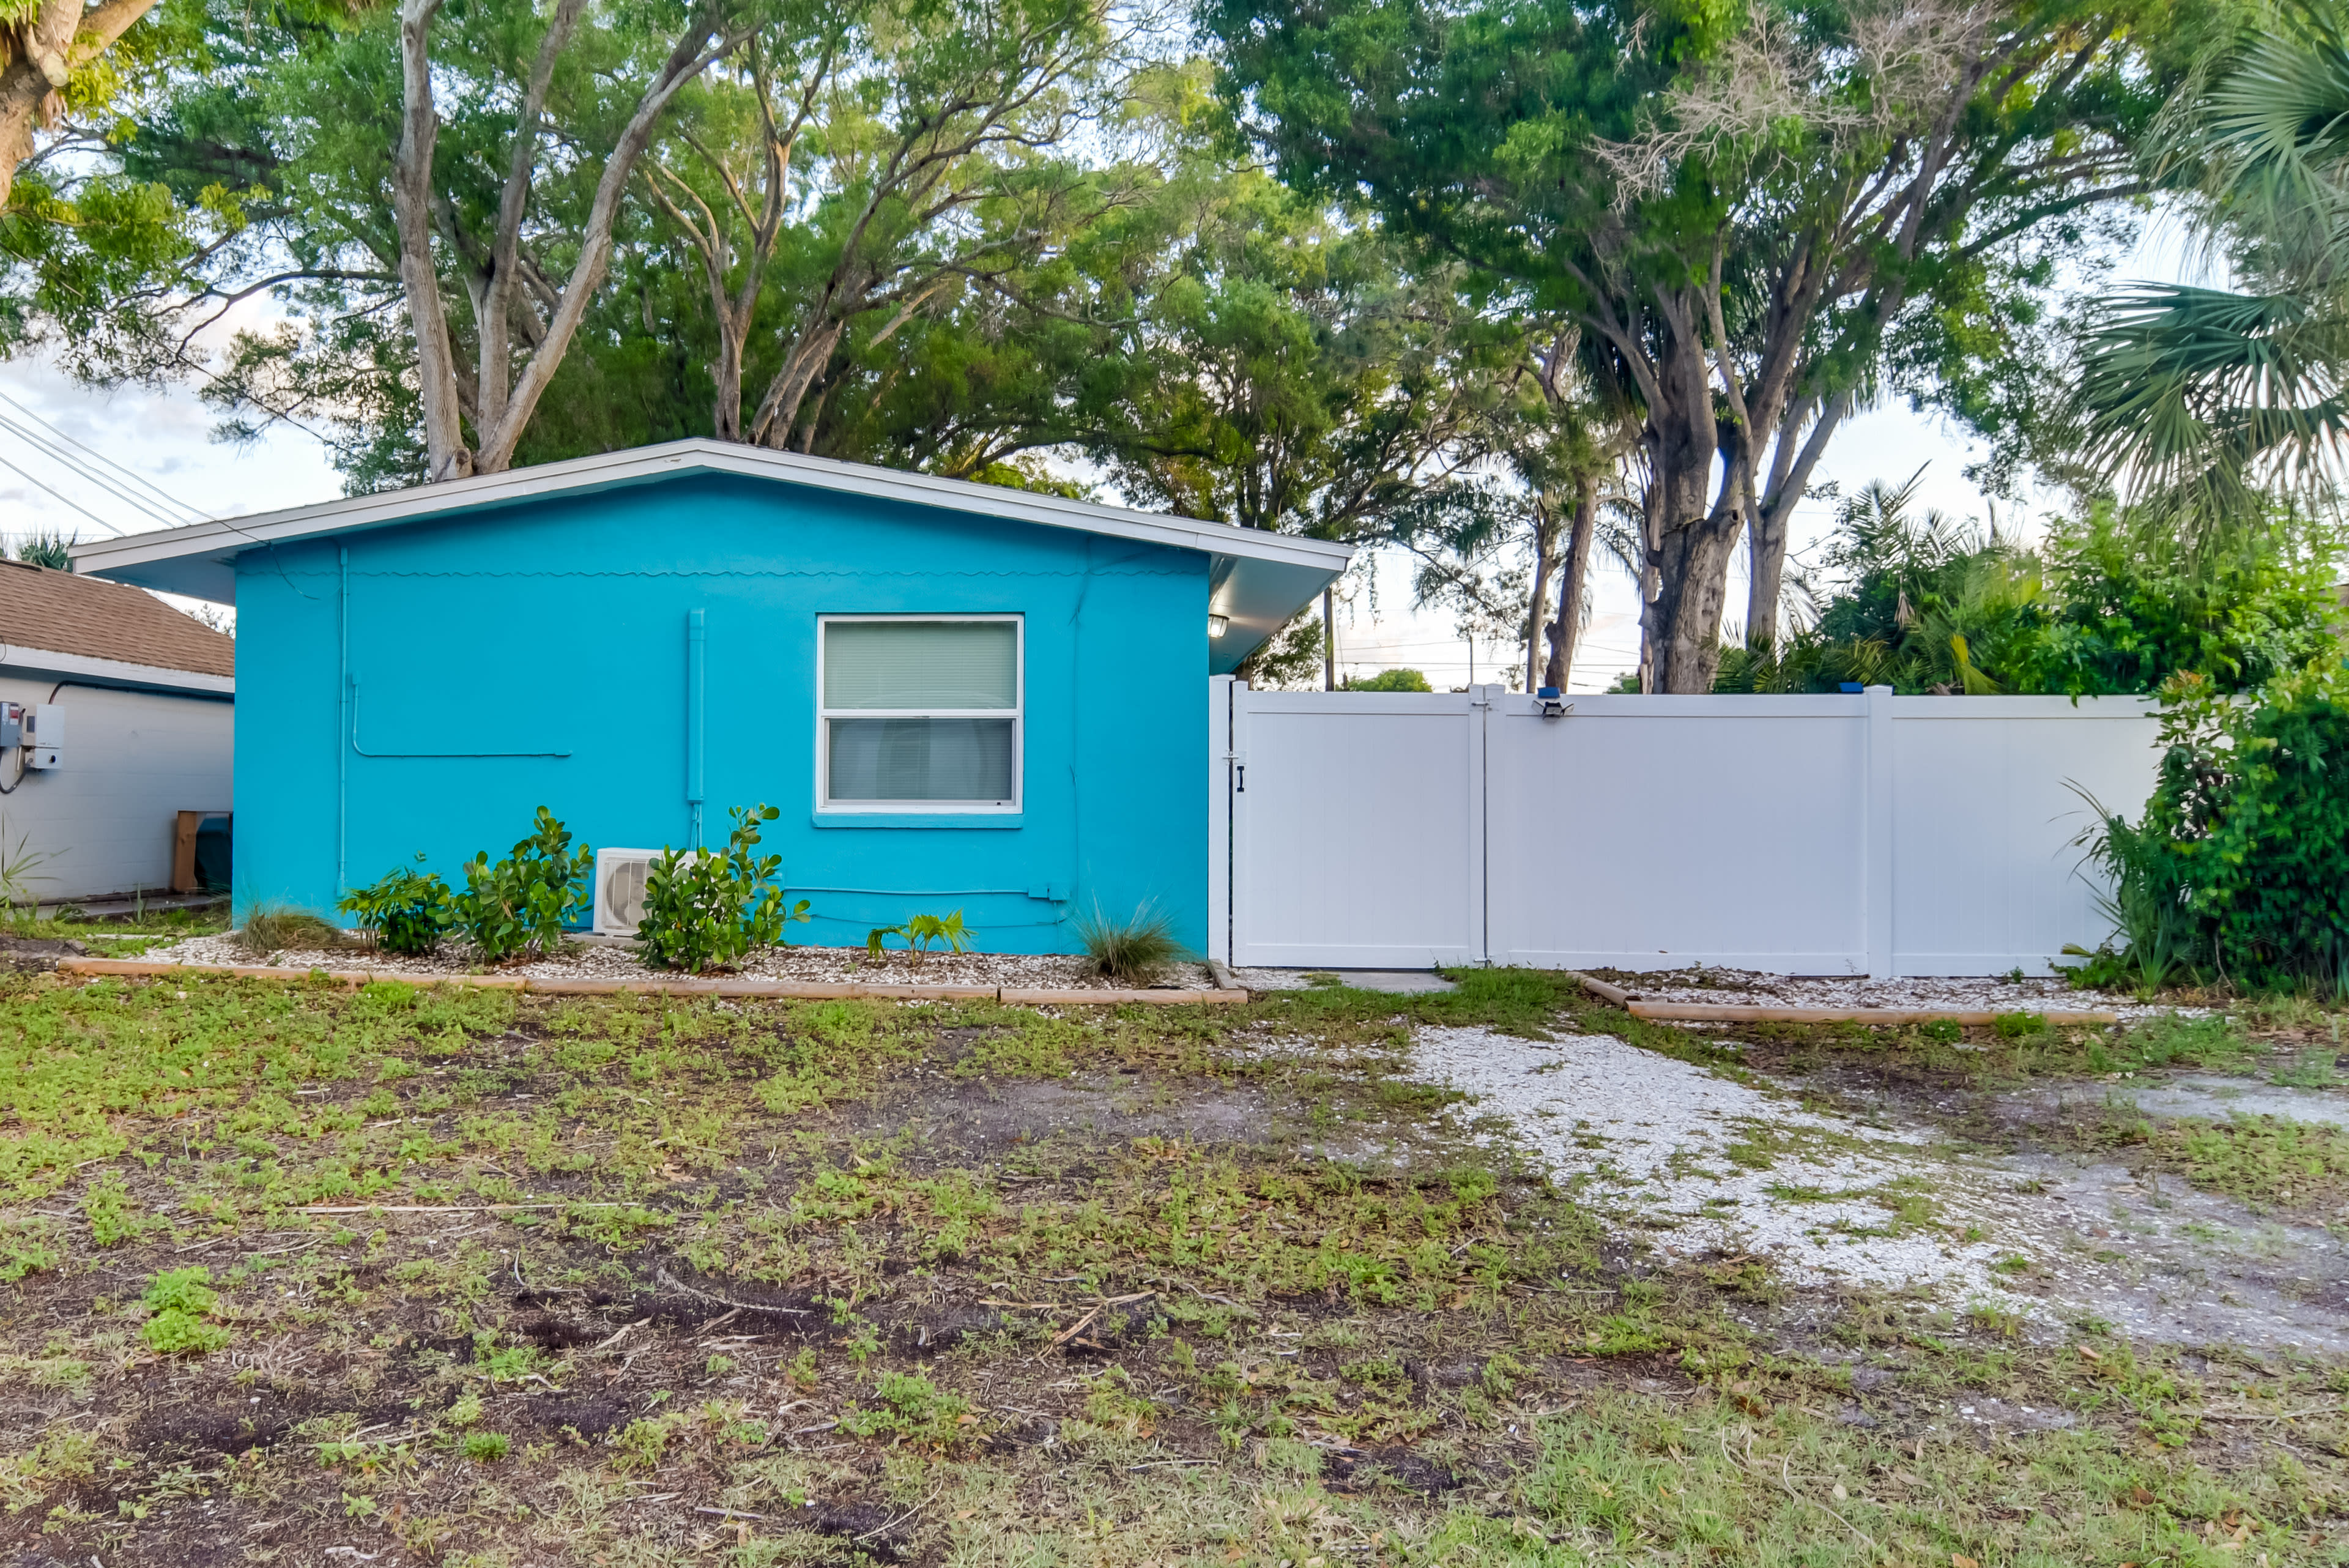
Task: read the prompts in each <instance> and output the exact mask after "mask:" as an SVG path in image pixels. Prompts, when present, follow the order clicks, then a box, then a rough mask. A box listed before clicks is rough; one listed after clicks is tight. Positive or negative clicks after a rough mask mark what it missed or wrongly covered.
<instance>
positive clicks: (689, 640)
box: [685, 609, 709, 849]
mask: <svg viewBox="0 0 2349 1568" xmlns="http://www.w3.org/2000/svg"><path fill="white" fill-rule="evenodd" d="M708 694H709V618H708V613H707V612H706V611H703V610H698V609H697V610H688V611H686V612H685V804H686V807H687V810H688V814H689V815H690V817H691V822H690V824H689V830H688V835H687V843H686V846H687V847H688V848H689V849H698V848H700V847H701V805H702V802H703V800H704V799H705V798H706V796H705V795H704V794H703V790H702V753H703V736H704V734H705V732H706V726H705V724H704V722H703V713H704V702H705V701H706V699H707V697H708Z"/></svg>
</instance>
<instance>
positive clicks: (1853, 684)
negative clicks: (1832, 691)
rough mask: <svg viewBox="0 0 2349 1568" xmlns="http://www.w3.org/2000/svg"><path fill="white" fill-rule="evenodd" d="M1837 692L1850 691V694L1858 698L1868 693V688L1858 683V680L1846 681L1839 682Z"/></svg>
mask: <svg viewBox="0 0 2349 1568" xmlns="http://www.w3.org/2000/svg"><path fill="white" fill-rule="evenodd" d="M1867 690H1868V688H1867V687H1865V686H1862V685H1861V684H1860V683H1859V682H1858V681H1857V680H1844V681H1838V682H1837V691H1848V692H1850V693H1851V694H1852V695H1853V696H1855V697H1857V696H1858V695H1860V694H1861V693H1862V692H1864V691H1867Z"/></svg>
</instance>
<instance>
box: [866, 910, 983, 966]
mask: <svg viewBox="0 0 2349 1568" xmlns="http://www.w3.org/2000/svg"><path fill="white" fill-rule="evenodd" d="M891 937H895V938H896V939H897V940H900V941H902V942H904V943H905V946H906V947H907V948H908V949H909V950H911V951H912V952H913V954H914V956H915V959H916V961H919V960H920V959H921V958H922V957H923V956H924V955H925V954H926V953H927V952H928V951H929V947H930V944H931V943H932V942H942V943H944V944H945V945H946V948H947V951H949V952H957V953H967V952H968V951H970V935H969V933H968V931H966V930H964V929H963V923H962V911H961V910H960V909H957V910H956V911H955V912H954V913H952V914H950V915H916V916H914V917H912V918H911V919H908V920H906V922H905V924H904V925H902V926H875V927H874V928H873V929H872V930H871V931H870V932H869V933H868V934H867V935H866V936H865V939H864V953H865V956H866V957H867V958H873V959H877V958H879V957H880V956H881V954H882V951H883V950H884V946H885V943H886V942H887V940H888V939H889V938H891Z"/></svg>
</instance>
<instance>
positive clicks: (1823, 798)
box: [1208, 677, 2156, 975]
mask: <svg viewBox="0 0 2349 1568" xmlns="http://www.w3.org/2000/svg"><path fill="white" fill-rule="evenodd" d="M1570 701H1571V704H1572V706H1571V711H1569V712H1568V713H1566V714H1564V715H1563V716H1560V717H1557V718H1547V719H1546V718H1544V717H1542V716H1541V713H1540V705H1539V703H1537V701H1535V700H1534V699H1532V698H1530V697H1526V696H1523V695H1520V694H1516V693H1512V692H1509V691H1504V690H1503V689H1502V688H1500V687H1497V686H1484V687H1477V688H1474V689H1472V690H1471V691H1465V692H1449V693H1404V692H1345V691H1340V692H1327V691H1251V690H1250V689H1248V688H1247V686H1245V685H1243V684H1241V683H1239V682H1237V681H1235V680H1231V679H1229V678H1228V677H1219V678H1217V679H1216V680H1215V683H1214V694H1213V701H1212V702H1211V703H1210V710H1211V724H1212V726H1213V731H1212V733H1211V736H1210V740H1211V748H1210V756H1211V759H1212V760H1211V763H1210V775H1209V779H1208V788H1209V807H1210V814H1211V823H1212V827H1213V832H1214V840H1213V844H1214V853H1213V855H1212V856H1211V863H1212V867H1213V869H1212V872H1211V876H1210V887H1209V897H1210V907H1211V909H1212V911H1213V914H1212V916H1211V919H1212V920H1213V923H1214V924H1213V929H1212V931H1211V936H1210V946H1211V947H1212V948H1213V949H1214V950H1215V953H1216V956H1217V957H1219V958H1223V959H1225V960H1226V961H1228V962H1230V963H1232V964H1235V965H1239V966H1257V965H1260V966H1274V967H1310V968H1330V969H1346V968H1357V969H1378V968H1413V969H1417V968H1425V967H1428V966H1430V965H1435V964H1464V963H1481V962H1491V963H1496V964H1526V965H1533V966H1537V967H1540V968H1573V969H1579V968H1602V967H1603V968H1613V969H1630V970H1640V969H1668V968H1680V967H1682V966H1684V965H1689V964H1695V963H1705V964H1721V965H1728V966H1732V967H1735V968H1740V969H1754V970H1763V971H1773V972H1778V973H1786V974H1874V975H1898V974H1915V975H1967V974H2003V973H2006V972H2008V971H2011V970H2013V969H2015V968H2017V967H2020V968H2022V969H2023V971H2025V972H2026V973H2031V974H2044V973H2045V972H2046V970H2047V965H2048V963H2049V961H2051V960H2053V959H2054V958H2055V957H2056V956H2057V955H2058V954H2059V953H2060V952H2061V951H2062V950H2063V948H2064V945H2065V944H2066V943H2077V944H2079V945H2081V946H2085V947H2094V946H2095V944H2096V943H2097V942H2098V941H2100V940H2103V939H2104V938H2105V937H2106V934H2107V933H2108V930H2109V926H2108V924H2107V923H2106V921H2104V920H2102V919H2099V918H2098V916H2097V914H2096V911H2095V894H2096V892H2097V888H2095V886H2094V885H2093V884H2092V883H2091V881H2090V880H2089V879H2088V877H2086V876H2085V874H2084V873H2083V870H2082V866H2081V858H2082V851H2081V850H2080V849H2079V848H2078V847H2076V846H2075V845H2074V844H2073V842H2072V841H2073V839H2074V837H2075V836H2076V835H2077V834H2078V833H2079V831H2080V830H2081V828H2082V827H2083V826H2086V825H2087V823H2088V821H2089V815H2088V811H2087V807H2086V806H2085V804H2084V803H2083V801H2082V799H2081V797H2080V794H2078V793H2076V791H2075V785H2076V786H2077V789H2078V790H2085V791H2086V792H2087V793H2088V794H2093V795H2094V796H2095V797H2096V798H2097V799H2098V800H2100V801H2102V802H2103V803H2104V804H2105V805H2107V806H2109V807H2111V808H2113V809H2115V810H2119V811H2125V812H2127V813H2128V814H2129V815H2132V816H2134V815H2136V813H2137V809H2138V808H2139V807H2140V806H2141V805H2143V804H2144V801H2145V799H2146V797H2147V794H2149V793H2150V791H2151V789H2152V785H2153V781H2154V774H2155V766H2156V755H2155V752H2154V741H2155V731H2156V722H2155V720H2154V718H2153V716H2152V711H2151V704H2150V703H2148V702H2147V701H2143V700H2141V699H2136V698H2102V699H2084V700H2082V701H2079V702H2077V703H2075V702H2073V701H2071V700H2070V699H2068V698H2062V697H1896V696H1894V695H1893V694H1892V693H1891V691H1889V689H1887V688H1876V689H1873V690H1871V691H1868V692H1867V693H1865V694H1853V695H1848V696H1832V697H1628V696H1588V695H1577V696H1575V697H1573V698H1572V699H1571V700H1570Z"/></svg>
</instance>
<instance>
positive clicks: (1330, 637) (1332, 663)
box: [1321, 588, 1338, 691]
mask: <svg viewBox="0 0 2349 1568" xmlns="http://www.w3.org/2000/svg"><path fill="white" fill-rule="evenodd" d="M1321 690H1322V691H1336V690H1338V610H1337V606H1336V604H1335V602H1334V598H1333V596H1332V595H1331V594H1330V590H1329V589H1328V588H1323V589H1322V590H1321Z"/></svg>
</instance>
